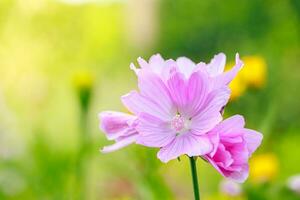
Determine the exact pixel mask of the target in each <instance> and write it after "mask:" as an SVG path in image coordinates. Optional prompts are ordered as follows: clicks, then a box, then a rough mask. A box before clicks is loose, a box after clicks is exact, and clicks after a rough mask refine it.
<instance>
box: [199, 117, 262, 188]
mask: <svg viewBox="0 0 300 200" xmlns="http://www.w3.org/2000/svg"><path fill="white" fill-rule="evenodd" d="M244 125H245V121H244V118H243V117H242V116H240V115H235V116H232V117H230V118H228V119H226V120H224V121H223V122H221V123H220V124H218V125H217V126H216V127H215V128H214V129H213V130H211V131H210V132H209V133H208V134H211V135H216V134H217V135H218V142H217V143H215V148H214V150H213V151H212V152H210V153H209V154H208V155H206V156H205V157H204V158H205V159H207V160H208V161H209V162H210V163H211V164H212V165H213V167H214V168H216V169H217V170H218V171H219V172H220V173H221V174H222V175H223V176H224V177H228V178H231V179H233V180H235V181H237V182H244V181H245V180H246V179H247V177H248V174H249V166H248V159H249V157H250V156H251V154H252V153H253V152H254V151H255V150H256V149H257V147H258V146H259V145H260V143H261V141H262V138H263V136H262V134H261V133H259V132H256V131H254V130H250V129H246V128H244Z"/></svg>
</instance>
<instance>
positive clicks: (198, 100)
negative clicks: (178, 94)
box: [185, 71, 209, 117]
mask: <svg viewBox="0 0 300 200" xmlns="http://www.w3.org/2000/svg"><path fill="white" fill-rule="evenodd" d="M208 89H209V82H208V77H207V76H206V74H204V73H201V72H200V71H199V72H194V73H193V74H192V75H191V76H190V78H189V80H188V83H187V88H186V90H187V92H186V93H187V101H188V105H187V107H186V108H185V110H187V111H186V114H187V115H188V117H193V116H194V115H195V114H196V113H198V111H199V110H200V108H201V107H202V105H203V104H204V103H205V101H206V98H207V95H208Z"/></svg>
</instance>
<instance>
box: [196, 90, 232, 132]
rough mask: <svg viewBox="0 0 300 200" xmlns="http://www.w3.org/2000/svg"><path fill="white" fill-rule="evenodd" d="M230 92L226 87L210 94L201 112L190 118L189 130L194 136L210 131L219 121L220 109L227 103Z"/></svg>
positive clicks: (220, 116)
mask: <svg viewBox="0 0 300 200" xmlns="http://www.w3.org/2000/svg"><path fill="white" fill-rule="evenodd" d="M229 96H230V90H229V89H228V88H226V87H223V88H220V89H218V90H215V91H213V92H211V93H210V94H209V95H208V98H207V100H206V103H205V104H204V105H203V108H202V110H200V111H199V112H198V114H197V115H196V116H195V117H193V118H192V123H191V130H192V132H193V133H194V134H198V135H201V134H205V133H207V132H208V131H210V130H212V129H213V128H214V127H215V126H216V125H217V124H218V123H219V122H220V121H221V120H222V115H221V113H220V111H221V109H222V107H223V106H224V105H225V104H226V103H227V101H228V99H229Z"/></svg>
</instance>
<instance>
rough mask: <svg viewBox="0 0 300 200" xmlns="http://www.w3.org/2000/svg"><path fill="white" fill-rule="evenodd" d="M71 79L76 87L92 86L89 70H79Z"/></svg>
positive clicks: (91, 76)
mask: <svg viewBox="0 0 300 200" xmlns="http://www.w3.org/2000/svg"><path fill="white" fill-rule="evenodd" d="M73 81H74V86H75V88H76V89H79V90H81V89H90V88H92V87H93V83H94V76H93V75H92V73H91V72H88V71H81V72H78V73H76V74H75V75H74V80H73Z"/></svg>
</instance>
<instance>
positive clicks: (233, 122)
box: [212, 115, 245, 137]
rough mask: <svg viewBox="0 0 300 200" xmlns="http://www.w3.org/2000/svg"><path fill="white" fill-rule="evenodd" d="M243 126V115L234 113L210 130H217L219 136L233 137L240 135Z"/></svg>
mask: <svg viewBox="0 0 300 200" xmlns="http://www.w3.org/2000/svg"><path fill="white" fill-rule="evenodd" d="M244 126H245V120H244V117H243V116H241V115H234V116H232V117H229V118H227V119H225V120H224V121H222V122H221V123H220V124H218V125H217V126H216V127H215V128H214V129H213V130H212V132H218V133H219V134H220V137H226V136H229V137H235V136H240V135H241V130H242V129H243V128H244Z"/></svg>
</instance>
